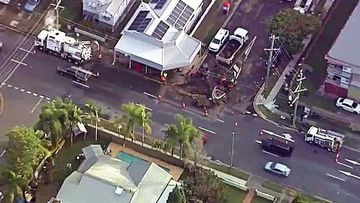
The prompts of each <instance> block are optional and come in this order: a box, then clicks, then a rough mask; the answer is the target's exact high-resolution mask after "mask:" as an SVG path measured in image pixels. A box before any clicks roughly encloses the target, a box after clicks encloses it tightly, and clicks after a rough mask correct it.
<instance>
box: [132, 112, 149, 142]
mask: <svg viewBox="0 0 360 203" xmlns="http://www.w3.org/2000/svg"><path fill="white" fill-rule="evenodd" d="M136 106H137V110H136V115H137V124H138V125H139V126H140V127H141V129H142V139H141V144H142V145H144V142H145V134H147V135H150V134H151V131H152V129H151V126H150V125H151V119H150V118H151V113H150V112H148V111H147V110H146V107H145V106H144V105H136Z"/></svg>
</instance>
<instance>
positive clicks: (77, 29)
mask: <svg viewBox="0 0 360 203" xmlns="http://www.w3.org/2000/svg"><path fill="white" fill-rule="evenodd" d="M74 31H75V32H76V33H79V34H82V35H85V36H88V37H91V38H93V39H96V40H97V41H100V42H103V43H105V41H106V40H105V38H104V37H100V36H99V35H96V34H93V33H90V32H88V31H85V30H82V29H80V28H77V27H75V28H74Z"/></svg>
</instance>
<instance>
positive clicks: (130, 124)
mask: <svg viewBox="0 0 360 203" xmlns="http://www.w3.org/2000/svg"><path fill="white" fill-rule="evenodd" d="M121 109H122V110H123V111H124V113H125V114H124V115H123V116H122V120H123V122H124V123H125V126H126V128H125V132H124V133H125V136H126V137H130V138H131V140H134V136H135V126H136V123H137V121H138V116H137V111H138V108H137V106H136V104H134V103H132V102H129V103H127V104H123V105H121Z"/></svg>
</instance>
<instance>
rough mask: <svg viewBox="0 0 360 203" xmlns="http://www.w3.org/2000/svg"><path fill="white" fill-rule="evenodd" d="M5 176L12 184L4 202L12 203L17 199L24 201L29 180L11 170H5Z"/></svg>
mask: <svg viewBox="0 0 360 203" xmlns="http://www.w3.org/2000/svg"><path fill="white" fill-rule="evenodd" d="M4 175H5V176H6V178H7V179H8V180H9V183H10V184H9V186H8V189H7V191H6V193H5V195H4V199H3V202H9V203H12V202H14V201H15V198H17V197H19V198H21V199H24V196H23V191H24V190H26V189H27V183H28V179H26V178H24V177H22V176H21V175H18V174H16V172H14V171H11V170H5V171H4Z"/></svg>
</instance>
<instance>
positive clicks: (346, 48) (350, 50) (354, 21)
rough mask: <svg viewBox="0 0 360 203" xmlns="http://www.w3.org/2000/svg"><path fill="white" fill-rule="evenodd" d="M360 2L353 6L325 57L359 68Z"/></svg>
mask: <svg viewBox="0 0 360 203" xmlns="http://www.w3.org/2000/svg"><path fill="white" fill-rule="evenodd" d="M359 33H360V3H358V5H357V6H356V7H355V9H354V11H353V12H352V14H351V16H350V17H349V19H348V21H347V22H346V24H345V26H344V28H343V29H342V30H341V32H340V34H339V36H338V37H337V39H336V41H335V43H334V44H333V46H332V47H331V49H330V51H329V53H328V54H327V56H326V57H325V58H327V59H330V60H335V61H337V62H339V63H341V64H343V65H347V66H350V67H357V68H360V57H359V56H360V54H359V50H360V40H359V37H358V35H359Z"/></svg>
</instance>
